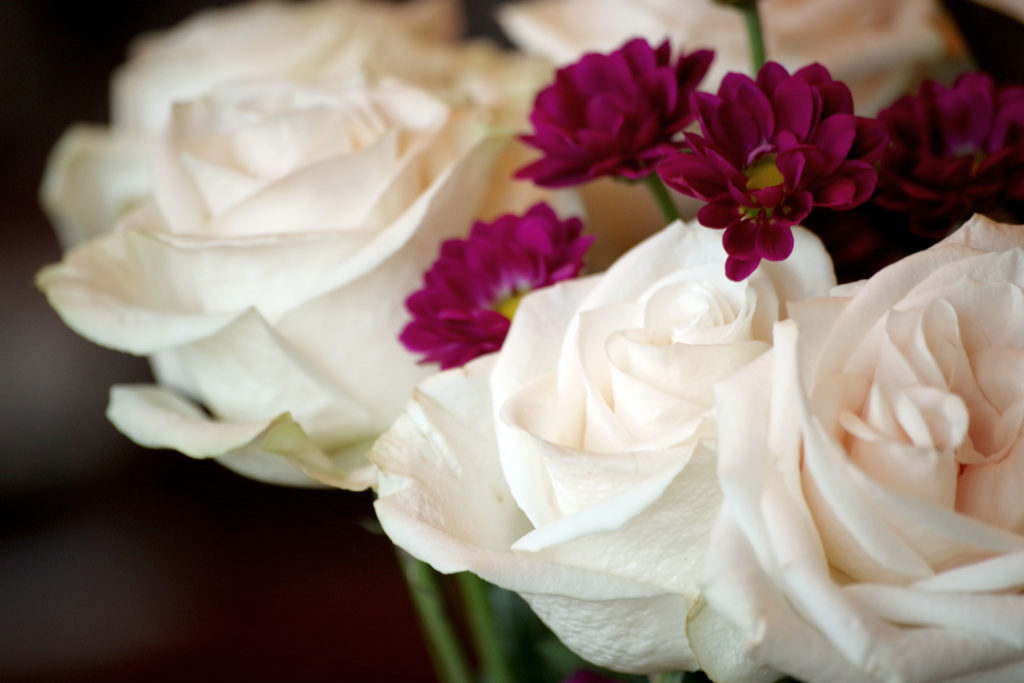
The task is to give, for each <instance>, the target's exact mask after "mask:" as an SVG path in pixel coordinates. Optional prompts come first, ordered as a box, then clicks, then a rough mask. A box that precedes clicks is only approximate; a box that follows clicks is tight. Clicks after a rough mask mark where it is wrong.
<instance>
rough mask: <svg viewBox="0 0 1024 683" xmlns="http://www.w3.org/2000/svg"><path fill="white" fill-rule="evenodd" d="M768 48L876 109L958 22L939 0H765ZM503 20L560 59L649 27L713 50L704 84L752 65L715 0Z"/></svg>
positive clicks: (681, 45)
mask: <svg viewBox="0 0 1024 683" xmlns="http://www.w3.org/2000/svg"><path fill="white" fill-rule="evenodd" d="M758 7H759V8H760V12H761V17H762V22H763V24H764V32H765V42H766V50H767V53H768V58H769V59H772V60H775V61H777V62H779V63H781V64H782V65H783V66H785V67H786V68H787V69H789V70H790V71H793V70H795V69H798V68H800V67H803V66H806V65H807V64H810V63H812V62H820V63H821V64H824V65H825V67H826V68H828V69H829V71H830V72H831V73H832V77H833V78H836V79H838V80H842V81H844V82H845V83H846V84H847V85H848V86H850V90H851V92H852V93H853V100H854V103H855V105H856V108H857V112H858V113H859V114H862V115H865V116H873V115H874V114H876V113H877V112H878V111H879V110H880V109H882V108H884V107H886V106H888V105H889V104H891V103H892V101H893V100H895V99H896V97H897V96H898V95H900V94H902V93H903V92H904V91H906V90H907V89H908V88H910V87H911V86H912V85H913V84H915V83H916V82H917V81H918V80H919V79H920V77H921V74H922V69H923V68H924V67H926V66H928V65H934V64H935V63H937V62H939V61H940V60H942V59H943V58H945V57H946V56H947V54H948V53H949V52H950V50H951V46H950V45H949V44H948V43H949V41H952V40H955V39H954V38H953V37H952V36H955V35H956V34H955V29H954V28H953V27H952V25H951V24H950V23H949V21H948V19H946V17H945V14H944V13H943V12H942V9H941V8H940V7H939V5H938V3H936V2H935V1H934V0H900V1H899V2H893V1H892V0H861V1H860V2H850V1H849V0H759V2H758ZM499 19H500V22H501V25H502V28H504V29H505V31H506V32H507V33H508V34H509V35H510V36H511V37H512V39H513V40H514V41H515V42H516V43H517V44H518V45H520V46H521V47H522V48H523V49H525V50H527V51H529V52H536V53H539V54H542V55H544V56H546V57H549V58H550V59H553V60H554V61H556V62H558V63H567V62H572V61H575V60H576V59H577V58H578V57H579V56H580V55H581V54H582V53H584V52H587V51H595V50H596V51H608V50H612V49H614V48H616V47H618V46H620V45H621V44H622V43H624V42H625V41H626V40H627V39H629V38H632V37H636V36H641V37H644V38H647V39H648V40H650V41H657V42H660V41H661V40H663V39H664V38H670V39H671V40H672V43H673V46H674V47H675V48H676V49H683V50H686V51H691V50H694V49H696V48H700V47H706V48H711V49H713V50H715V61H714V62H713V63H712V64H711V70H710V71H709V72H708V75H707V77H706V78H705V79H704V82H703V84H702V88H703V89H704V90H710V91H712V92H713V91H715V90H716V89H717V88H718V83H719V81H721V79H722V77H723V76H724V75H725V74H726V73H728V72H730V71H739V72H743V73H749V72H750V48H749V44H748V40H747V33H746V29H745V28H744V24H743V18H742V16H741V15H740V13H739V12H737V11H736V10H735V9H733V8H731V7H724V6H722V5H716V4H715V3H714V2H713V0H533V1H532V2H525V3H521V4H509V5H506V6H505V7H504V8H503V10H502V11H501V13H500V14H499Z"/></svg>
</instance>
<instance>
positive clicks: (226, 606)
mask: <svg viewBox="0 0 1024 683" xmlns="http://www.w3.org/2000/svg"><path fill="white" fill-rule="evenodd" d="M680 1H685V0H680ZM465 3H466V7H467V13H468V17H469V29H470V31H471V32H472V33H475V34H488V35H496V29H495V27H494V25H493V24H492V23H491V22H490V19H489V15H490V12H491V10H492V8H493V6H494V4H495V2H494V0H465ZM223 4H228V3H227V2H223V1H221V2H211V1H209V0H206V1H203V0H173V1H172V0H166V1H155V0H153V1H147V2H138V0H94V1H93V2H89V3H68V2H66V1H65V0H3V2H0V74H3V77H2V78H0V101H2V102H3V105H2V106H0V149H2V150H3V153H2V154H0V205H2V207H3V211H2V213H0V231H2V235H3V237H4V240H3V248H2V249H0V293H2V296H0V329H2V332H0V440H2V441H0V448H2V450H0V680H3V681H8V682H11V681H21V682H29V681H47V682H62V681H67V682H71V681H129V680H131V681H140V680H145V681H177V680H187V679H190V680H215V679H231V680H244V681H280V680H298V681H318V680H331V681H370V680H389V681H390V680H401V681H405V682H407V683H415V682H416V681H430V680H432V678H433V677H432V675H431V674H430V673H429V672H430V666H429V662H428V660H427V655H426V652H425V651H424V649H423V647H422V645H421V640H420V636H419V631H418V629H417V626H416V620H415V616H414V613H413V611H412V607H411V605H410V604H409V601H408V597H407V594H406V590H405V586H404V584H403V581H402V579H401V576H400V574H399V571H398V565H397V563H396V562H395V559H394V551H393V549H392V547H391V544H390V543H389V542H388V541H387V539H386V538H385V537H383V536H380V535H378V534H376V533H374V532H373V530H372V528H373V523H372V520H373V512H372V507H371V504H372V496H371V495H370V494H351V493H343V492H336V491H303V490H292V489H285V488H277V487H273V486H268V485H264V484H258V483H255V482H251V481H248V480H246V479H243V478H241V477H238V476H236V475H233V474H231V473H230V472H228V471H227V470H224V469H222V468H221V467H220V466H218V465H216V464H214V463H211V462H200V461H194V460H190V459H188V458H186V457H183V456H181V455H178V454H175V453H170V452H162V451H150V450H145V449H141V448H138V447H135V446H134V445H133V444H132V443H131V442H129V441H128V440H127V439H125V438H124V437H122V436H120V435H119V434H118V433H117V432H116V431H115V430H114V429H113V427H111V426H110V425H109V423H108V422H107V421H106V419H105V418H104V416H103V412H104V409H105V407H106V402H107V391H108V388H109V386H110V385H111V384H113V383H115V382H133V381H146V380H148V379H149V372H148V368H147V366H146V363H145V361H143V360H141V359H137V358H132V357H129V356H124V355H121V354H117V353H114V352H111V351H107V350H105V349H102V348H99V347H96V346H93V345H92V344H90V343H88V342H86V341H84V340H83V339H81V338H79V337H78V336H76V335H75V334H74V333H72V332H71V331H70V330H68V329H67V328H65V327H64V326H63V324H62V323H61V322H60V321H59V319H58V318H57V316H56V315H55V314H54V313H53V312H52V311H51V310H50V309H49V307H48V306H47V305H46V302H45V300H44V299H43V297H42V295H40V294H39V293H38V292H37V291H36V290H35V288H34V287H33V284H32V280H33V276H34V273H35V272H36V270H38V269H39V268H40V267H41V266H42V265H44V264H47V263H50V262H54V261H57V260H59V258H60V250H59V247H58V245H57V242H56V239H55V237H54V235H53V232H52V230H51V228H50V226H49V225H48V223H47V221H46V219H45V218H44V217H43V215H42V214H41V212H40V210H39V209H38V206H37V199H36V195H37V187H38V184H39V179H40V177H41V175H42V171H43V166H44V162H45V158H46V154H47V153H48V151H49V149H50V147H51V145H52V144H53V143H54V141H56V139H57V137H58V136H59V135H60V133H61V131H62V130H63V129H64V128H66V127H67V126H68V125H69V124H71V123H73V122H75V121H93V122H98V123H105V122H106V121H107V120H108V113H107V96H108V79H109V76H110V73H111V71H112V70H113V69H114V67H116V66H117V65H118V64H119V63H120V62H121V61H123V59H124V54H125V48H126V45H127V43H128V41H129V40H130V38H131V37H132V36H134V35H135V34H137V33H139V32H141V31H146V30H153V29H158V28H163V27H168V26H171V25H173V24H174V23H176V22H178V21H180V20H181V19H183V18H184V17H185V16H187V15H188V14H191V13H192V12H194V11H195V10H197V9H199V8H201V7H207V6H214V5H223ZM949 5H950V8H951V10H952V11H953V13H954V15H955V16H956V17H957V18H958V20H960V21H961V24H962V26H963V27H964V28H965V29H966V32H967V33H968V39H969V41H970V42H971V43H972V46H973V47H974V49H975V51H976V53H977V55H978V57H979V60H980V61H981V62H982V63H983V64H984V65H986V66H988V67H990V68H993V69H994V70H996V71H998V72H1000V75H1001V76H1003V77H1004V78H1007V77H1009V78H1015V79H1017V80H1020V74H1021V73H1022V72H1021V59H1022V57H1021V53H1020V51H1019V45H1020V44H1021V42H1022V36H1021V33H1022V28H1021V26H1019V25H1017V24H1014V23H1013V22H1009V21H1008V20H1006V19H1003V18H1001V17H1000V16H999V15H995V14H993V13H990V12H986V11H984V10H979V9H978V8H977V7H975V6H973V5H971V4H970V3H967V2H950V3H949Z"/></svg>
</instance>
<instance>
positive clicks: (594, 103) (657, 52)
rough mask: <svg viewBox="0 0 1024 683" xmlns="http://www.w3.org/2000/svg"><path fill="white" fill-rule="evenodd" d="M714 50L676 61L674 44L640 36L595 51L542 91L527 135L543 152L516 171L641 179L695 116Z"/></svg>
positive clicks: (566, 180)
mask: <svg viewBox="0 0 1024 683" xmlns="http://www.w3.org/2000/svg"><path fill="white" fill-rule="evenodd" d="M713 56H714V53H712V52H711V51H709V50H697V51H696V52H693V53H692V54H690V55H680V56H679V57H678V58H677V59H675V60H673V59H672V51H671V48H670V46H669V44H668V41H665V42H663V43H662V44H661V45H659V46H658V47H657V49H655V48H652V47H651V46H650V44H649V43H648V42H647V41H646V40H644V39H642V38H636V39H634V40H631V41H629V42H628V43H626V44H625V45H623V46H622V47H621V48H619V49H618V50H615V51H614V52H612V53H610V54H607V55H605V54H597V53H589V54H585V55H583V57H581V58H580V60H579V61H578V62H575V63H574V64H571V65H569V66H566V67H563V68H561V69H559V70H558V72H557V73H556V74H555V82H554V83H552V84H551V85H549V86H548V87H546V88H544V89H543V90H541V91H540V93H538V94H537V99H536V100H535V101H534V105H533V112H532V113H531V114H530V122H531V123H532V124H533V129H534V132H533V134H532V135H525V136H523V137H522V140H523V141H524V142H526V143H527V144H529V145H531V146H533V147H536V148H537V149H539V150H540V151H541V152H543V153H544V156H543V157H541V158H540V159H539V160H537V161H535V162H533V163H532V164H530V165H529V166H526V167H525V168H523V169H520V170H519V172H517V173H516V177H517V178H527V179H530V180H533V181H534V182H535V183H537V184H538V185H543V186H545V187H566V186H569V185H577V184H579V183H583V182H586V181H588V180H592V179H594V178H597V177H599V176H606V175H608V176H617V177H624V178H633V179H636V178H643V177H644V176H647V175H649V174H650V173H651V171H652V170H653V169H654V165H655V164H656V163H657V162H658V161H659V160H660V159H661V158H662V157H663V156H665V154H667V153H669V152H671V151H673V150H674V149H675V148H676V145H675V144H674V139H676V138H677V137H678V133H679V131H681V130H682V129H683V127H684V126H686V124H688V123H690V121H692V120H693V112H692V110H691V108H690V100H689V95H690V92H691V91H692V90H693V89H694V88H696V87H697V84H698V83H700V81H701V79H702V78H704V74H705V73H706V72H707V70H708V66H709V65H710V64H711V59H712V58H713Z"/></svg>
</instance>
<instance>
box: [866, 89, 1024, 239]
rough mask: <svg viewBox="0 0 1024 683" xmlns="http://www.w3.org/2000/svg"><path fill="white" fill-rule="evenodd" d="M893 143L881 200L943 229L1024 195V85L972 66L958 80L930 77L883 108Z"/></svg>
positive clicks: (921, 225) (920, 225)
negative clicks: (998, 80)
mask: <svg viewBox="0 0 1024 683" xmlns="http://www.w3.org/2000/svg"><path fill="white" fill-rule="evenodd" d="M878 118H879V119H880V120H881V121H882V122H883V123H885V125H886V127H887V128H888V129H889V138H890V144H889V148H888V149H887V150H886V153H885V155H884V156H883V157H882V163H881V166H880V168H879V172H878V177H879V182H878V193H877V194H876V195H875V203H876V204H878V205H879V206H881V207H882V208H885V209H889V210H890V211H898V212H901V213H905V214H908V215H909V219H910V229H911V230H912V231H914V232H915V233H917V234H919V235H924V236H927V237H942V236H944V235H946V234H947V233H948V232H949V231H950V230H951V229H953V228H955V227H956V226H957V225H959V224H960V223H962V222H963V221H965V220H967V219H968V218H970V217H971V215H972V214H973V213H975V212H982V213H986V212H994V211H999V210H1001V209H1004V208H1006V204H1007V203H1009V202H1018V201H1021V200H1024V87H1021V86H1001V87H999V86H996V85H995V83H993V81H992V79H991V78H989V77H988V76H987V75H985V74H980V73H969V74H964V75H962V76H961V77H960V78H958V79H957V81H956V83H955V84H954V85H953V87H952V88H945V87H944V86H942V85H939V84H938V83H935V82H934V81H928V82H925V83H924V84H923V85H922V86H921V88H920V90H919V91H918V94H917V96H916V97H910V96H908V97H904V98H902V99H900V100H898V101H897V102H896V103H895V104H893V105H892V106H891V107H889V108H888V109H886V110H884V111H883V112H882V113H880V114H879V115H878Z"/></svg>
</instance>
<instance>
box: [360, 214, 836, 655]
mask: <svg viewBox="0 0 1024 683" xmlns="http://www.w3.org/2000/svg"><path fill="white" fill-rule="evenodd" d="M796 249H797V251H798V253H799V254H798V256H797V257H794V258H792V259H790V260H789V261H786V262H784V263H769V264H765V267H764V268H762V269H759V270H758V271H757V272H756V273H754V274H753V275H752V276H751V277H750V278H749V279H748V280H745V281H744V282H740V283H736V282H731V281H729V280H727V279H726V278H725V276H724V274H723V264H724V262H725V252H724V251H723V250H722V248H721V244H720V241H719V240H718V236H717V235H716V234H715V233H713V232H712V231H710V230H706V229H703V228H701V227H699V226H697V225H696V224H689V225H685V224H682V223H675V224H673V225H671V226H669V227H668V228H666V229H665V230H664V231H662V232H660V233H658V234H656V235H655V236H654V237H652V238H650V239H649V240H647V241H645V242H644V243H642V244H641V245H639V246H638V247H636V248H635V249H633V250H632V251H630V252H628V253H627V254H626V255H625V256H623V257H622V258H621V259H620V260H618V261H617V262H616V263H615V264H614V265H613V266H612V267H611V268H610V269H609V270H608V271H607V272H606V273H605V274H603V275H599V276H593V277H591V278H586V279H582V280H575V281H569V282H565V283H560V284H558V285H554V286H552V287H549V288H546V289H541V290H537V291H536V292H533V293H531V294H528V295H527V296H526V297H525V298H524V299H523V300H522V302H521V303H520V305H519V308H518V309H517V312H516V314H515V318H514V319H513V321H512V326H511V329H510V331H509V335H508V337H507V338H506V340H505V344H504V346H503V347H502V350H501V351H500V352H499V353H498V354H497V356H494V355H491V356H485V357H483V358H481V359H478V360H477V361H473V362H472V363H470V364H469V365H467V366H466V367H464V368H461V369H454V370H449V371H447V372H444V373H441V374H439V375H436V376H434V377H432V378H429V379H428V380H426V381H425V382H423V383H422V384H421V385H420V387H419V388H418V390H417V392H416V396H415V399H414V401H413V402H412V403H411V404H410V405H409V406H408V407H407V408H406V410H405V412H404V413H403V414H402V415H401V417H399V419H398V420H397V421H396V422H395V424H394V425H393V426H392V428H391V429H390V430H389V431H388V432H386V433H385V434H384V435H383V436H382V437H381V438H380V440H379V441H378V442H377V443H376V444H375V446H374V448H373V450H372V451H371V453H370V458H371V460H372V461H373V462H374V463H375V464H376V465H377V466H378V468H379V469H380V471H381V474H380V479H379V489H378V491H379V496H380V497H379V499H378V501H377V503H376V509H377V514H378V516H379V518H380V521H381V523H382V525H383V527H384V530H385V531H386V532H387V534H388V535H389V536H390V537H391V539H392V540H393V541H394V542H395V543H396V544H397V545H399V546H401V547H402V548H404V549H406V550H407V551H409V552H410V553H411V554H413V555H415V556H416V557H419V558H421V559H423V560H425V561H427V562H429V563H430V564H432V565H433V566H434V567H435V568H436V569H438V570H439V571H442V572H454V571H461V570H470V571H473V572H475V573H477V574H478V575H480V576H481V577H483V578H484V579H486V580H488V581H490V582H492V583H495V584H497V585H499V586H501V587H503V588H506V589H509V590H514V591H517V592H519V593H521V594H522V595H523V596H524V597H525V598H526V600H527V601H528V602H529V603H530V605H531V606H532V607H533V609H534V610H535V611H536V612H537V614H538V615H539V616H540V617H541V619H543V620H544V621H545V622H547V623H548V625H550V626H551V628H552V629H553V630H554V631H555V633H556V634H557V635H558V636H559V637H560V638H561V639H562V640H563V641H564V642H565V643H566V644H567V645H568V646H569V647H570V648H572V649H573V650H575V651H576V652H578V653H579V654H580V655H582V656H583V657H585V658H587V659H589V660H591V661H593V662H596V663H598V664H601V665H604V666H609V667H611V668H614V669H617V670H621V671H630V672H657V671H666V670H675V669H692V668H694V667H695V666H696V662H695V660H694V658H693V653H692V652H691V650H690V646H689V643H688V641H687V637H686V631H685V626H686V617H687V613H688V611H689V610H690V608H691V607H692V606H693V605H694V604H696V602H697V597H698V592H697V585H696V581H697V578H698V572H699V568H700V566H701V564H702V560H703V557H704V554H705V553H706V552H707V543H708V532H709V530H710V525H711V523H712V521H713V519H714V517H715V514H716V512H717V510H718V506H719V500H720V494H719V492H718V486H717V482H716V476H715V468H716V458H715V408H714V400H713V395H712V391H711V386H712V385H713V384H714V383H715V382H716V381H718V380H720V379H722V378H724V377H726V376H728V375H729V374H730V373H732V372H734V371H735V370H737V369H738V368H740V367H742V366H744V365H745V364H746V363H748V362H749V361H750V360H751V359H753V358H755V357H757V356H758V355H759V354H761V353H763V352H764V351H765V350H767V349H768V348H769V347H770V344H771V333H770V329H771V326H772V324H773V323H774V322H775V321H776V320H778V319H779V318H780V317H781V316H783V315H784V313H785V302H786V301H788V300H797V299H802V298H804V297H805V296H808V295H813V294H815V293H819V294H820V293H822V292H824V291H826V290H827V288H828V287H829V286H830V285H831V283H832V282H834V279H833V277H832V271H831V264H830V262H829V259H828V257H827V255H826V254H825V252H824V250H823V248H822V247H821V245H820V243H819V242H818V241H817V239H816V238H814V237H813V236H811V235H810V233H808V232H806V231H804V230H798V231H797V240H796Z"/></svg>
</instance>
